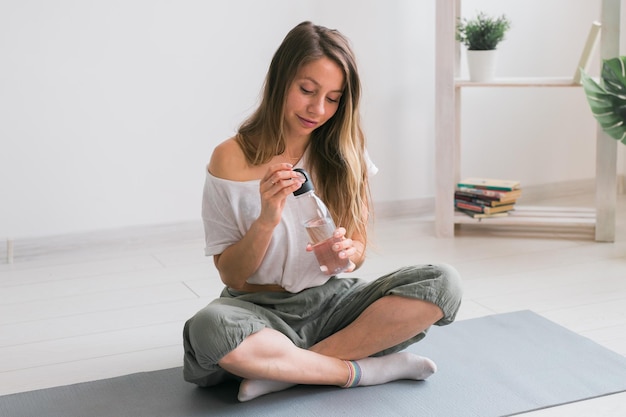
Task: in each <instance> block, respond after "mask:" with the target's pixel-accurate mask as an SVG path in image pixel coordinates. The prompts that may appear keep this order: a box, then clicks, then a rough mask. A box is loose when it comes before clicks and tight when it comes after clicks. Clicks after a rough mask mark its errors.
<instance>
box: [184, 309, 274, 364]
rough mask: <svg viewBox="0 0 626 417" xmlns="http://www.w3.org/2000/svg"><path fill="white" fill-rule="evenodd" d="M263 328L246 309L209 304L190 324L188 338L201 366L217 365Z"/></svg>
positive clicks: (188, 323) (188, 322)
mask: <svg viewBox="0 0 626 417" xmlns="http://www.w3.org/2000/svg"><path fill="white" fill-rule="evenodd" d="M260 328H262V326H261V325H259V324H258V323H256V322H255V321H254V320H252V319H251V313H250V312H249V311H247V310H245V309H241V308H237V307H232V306H225V305H220V304H209V305H208V306H207V307H205V308H203V309H202V310H200V311H198V312H197V313H196V314H195V315H194V316H193V317H192V318H191V319H189V320H188V321H187V323H186V324H185V330H184V338H185V342H186V343H188V344H189V346H190V347H191V349H192V350H193V351H194V354H195V357H196V360H197V361H198V363H201V364H206V365H214V364H217V363H218V361H219V360H220V359H222V357H224V356H225V355H226V354H228V353H229V352H231V351H232V350H234V349H235V348H236V347H237V346H238V345H239V344H240V343H241V341H243V340H244V339H245V338H246V337H247V336H249V335H250V334H252V333H254V332H256V331H258V330H259V329H260Z"/></svg>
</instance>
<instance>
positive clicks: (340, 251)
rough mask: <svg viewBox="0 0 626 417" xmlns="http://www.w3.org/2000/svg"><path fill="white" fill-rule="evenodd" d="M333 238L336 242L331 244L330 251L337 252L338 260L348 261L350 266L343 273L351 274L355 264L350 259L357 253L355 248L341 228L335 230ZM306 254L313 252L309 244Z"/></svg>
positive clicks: (344, 230)
mask: <svg viewBox="0 0 626 417" xmlns="http://www.w3.org/2000/svg"><path fill="white" fill-rule="evenodd" d="M333 237H334V238H335V240H336V242H335V243H334V244H333V246H332V249H333V251H334V252H337V256H339V258H340V259H346V258H348V260H349V261H350V265H348V268H346V270H345V271H344V272H352V271H354V270H355V269H356V264H355V263H354V262H353V261H352V259H351V257H352V256H353V255H354V254H356V253H357V250H356V247H355V246H354V243H355V242H354V241H353V240H352V239H350V238H347V237H346V229H345V228H343V227H338V228H337V229H335V232H334V233H333ZM306 250H307V252H312V251H313V246H312V245H311V244H310V243H309V244H308V245H307V246H306Z"/></svg>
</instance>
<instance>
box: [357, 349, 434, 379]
mask: <svg viewBox="0 0 626 417" xmlns="http://www.w3.org/2000/svg"><path fill="white" fill-rule="evenodd" d="M346 362H347V361H346ZM352 362H353V364H354V363H355V362H356V364H357V365H358V368H360V378H356V377H357V375H355V378H352V381H348V382H347V383H346V385H345V387H346V388H347V387H353V386H368V385H379V384H385V383H387V382H390V381H396V380H399V379H413V380H416V381H421V380H424V379H426V378H428V377H429V376H431V375H432V374H434V373H435V372H437V365H436V364H435V362H433V361H431V360H430V359H428V358H424V357H422V356H418V355H415V354H413V353H409V352H398V353H392V354H390V355H386V356H379V357H370V358H364V359H359V360H358V361H352ZM348 366H350V364H348ZM352 366H354V365H352ZM357 379H358V380H357Z"/></svg>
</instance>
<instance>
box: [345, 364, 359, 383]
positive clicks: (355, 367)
mask: <svg viewBox="0 0 626 417" xmlns="http://www.w3.org/2000/svg"><path fill="white" fill-rule="evenodd" d="M343 362H344V363H345V364H346V366H347V367H348V371H349V372H350V376H349V377H348V382H346V384H345V385H344V386H343V388H352V387H356V386H358V385H359V382H361V367H360V366H359V364H358V363H357V362H356V361H343Z"/></svg>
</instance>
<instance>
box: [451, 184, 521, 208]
mask: <svg viewBox="0 0 626 417" xmlns="http://www.w3.org/2000/svg"><path fill="white" fill-rule="evenodd" d="M521 194H522V189H521V188H520V183H519V181H512V180H500V179H491V178H466V179H464V180H463V181H461V182H459V183H458V184H457V189H456V191H455V192H454V206H455V207H456V209H457V210H458V211H461V212H463V213H465V214H467V215H468V216H471V217H474V218H486V217H501V216H507V215H508V214H509V211H511V210H513V208H514V206H515V202H516V201H517V199H518V198H519V196H520V195H521Z"/></svg>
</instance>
